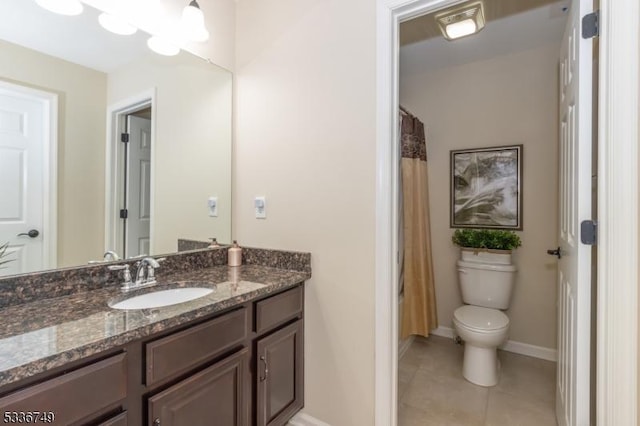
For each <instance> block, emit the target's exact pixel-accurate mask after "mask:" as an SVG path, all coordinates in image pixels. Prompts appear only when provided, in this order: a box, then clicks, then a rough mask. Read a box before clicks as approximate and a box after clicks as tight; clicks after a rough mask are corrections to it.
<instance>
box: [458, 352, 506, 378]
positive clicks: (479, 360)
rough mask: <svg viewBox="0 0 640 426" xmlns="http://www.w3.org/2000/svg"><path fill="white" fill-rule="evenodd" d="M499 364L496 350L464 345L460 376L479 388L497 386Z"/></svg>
mask: <svg viewBox="0 0 640 426" xmlns="http://www.w3.org/2000/svg"><path fill="white" fill-rule="evenodd" d="M499 372H500V363H499V361H498V353H497V350H496V348H486V347H485V348H483V347H478V346H473V345H470V344H468V343H465V346H464V361H463V364H462V375H463V376H464V378H465V379H467V380H468V381H470V382H471V383H473V384H476V385H479V386H487V387H488V386H495V385H496V384H498V378H499Z"/></svg>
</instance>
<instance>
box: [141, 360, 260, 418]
mask: <svg viewBox="0 0 640 426" xmlns="http://www.w3.org/2000/svg"><path fill="white" fill-rule="evenodd" d="M248 359H249V350H248V349H247V348H245V349H243V350H241V351H240V352H238V353H236V354H235V355H231V356H230V357H227V358H225V359H224V360H222V361H220V362H218V363H216V364H214V365H212V366H211V367H209V368H206V369H205V370H203V371H201V372H199V373H196V374H194V375H193V376H191V377H189V378H187V379H185V380H183V381H182V382H180V383H178V384H176V385H174V386H171V387H170V388H168V389H166V390H165V391H163V392H160V393H159V394H157V395H154V396H152V397H151V398H149V406H148V409H149V425H152V426H153V425H155V426H158V425H161V426H245V425H247V424H248V423H247V417H248V416H247V408H248V406H247V401H248V399H247V398H246V391H247V388H248V386H247V381H248V376H247V373H248V370H247V366H248Z"/></svg>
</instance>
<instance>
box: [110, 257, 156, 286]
mask: <svg viewBox="0 0 640 426" xmlns="http://www.w3.org/2000/svg"><path fill="white" fill-rule="evenodd" d="M163 260H164V258H161V259H154V258H153V257H145V258H144V259H142V260H139V261H138V262H136V263H135V266H136V267H137V268H138V269H137V270H136V275H135V276H136V279H135V281H133V280H132V278H131V272H130V271H129V268H130V265H129V264H123V265H111V266H109V270H111V271H123V275H122V278H123V281H122V285H121V287H120V289H121V290H122V291H129V290H137V289H139V288H144V287H149V286H152V285H154V284H156V274H155V270H156V268H159V267H160V262H162V261H163Z"/></svg>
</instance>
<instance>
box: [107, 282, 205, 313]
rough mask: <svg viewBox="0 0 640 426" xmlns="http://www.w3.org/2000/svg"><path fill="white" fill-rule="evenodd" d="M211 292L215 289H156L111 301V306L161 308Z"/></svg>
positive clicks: (118, 307)
mask: <svg viewBox="0 0 640 426" xmlns="http://www.w3.org/2000/svg"><path fill="white" fill-rule="evenodd" d="M211 293H213V290H212V289H210V288H202V287H185V288H173V289H170V290H161V291H154V292H152V293H147V294H142V295H140V296H134V297H130V298H128V299H125V300H123V301H121V302H117V303H109V307H111V308H114V309H150V308H160V307H162V306H169V305H177V304H178V303H184V302H188V301H190V300H194V299H198V298H200V297H204V296H206V295H208V294H211Z"/></svg>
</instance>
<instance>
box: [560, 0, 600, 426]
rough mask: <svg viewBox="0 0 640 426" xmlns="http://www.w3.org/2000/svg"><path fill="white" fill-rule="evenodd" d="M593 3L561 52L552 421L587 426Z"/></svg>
mask: <svg viewBox="0 0 640 426" xmlns="http://www.w3.org/2000/svg"><path fill="white" fill-rule="evenodd" d="M591 11H592V2H591V1H585V0H576V1H572V2H571V7H570V10H569V19H568V21H567V28H566V30H565V34H564V38H563V40H562V47H561V51H560V67H559V69H560V93H559V98H560V99H559V101H560V108H559V114H560V121H559V123H560V162H559V165H560V171H559V183H560V236H559V243H560V254H561V258H560V260H559V262H558V368H557V380H556V385H557V386H556V418H557V420H558V425H560V426H588V425H589V424H590V420H589V385H590V379H589V378H590V368H589V367H590V344H589V343H590V323H591V247H590V246H588V245H585V244H582V243H581V242H580V223H581V221H583V220H589V219H591V196H592V193H591V184H592V180H591V150H592V139H591V138H592V134H591V122H592V115H591V114H592V82H591V78H592V57H593V54H592V41H591V40H585V39H583V38H582V37H581V18H582V16H584V15H586V14H588V13H590V12H591Z"/></svg>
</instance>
